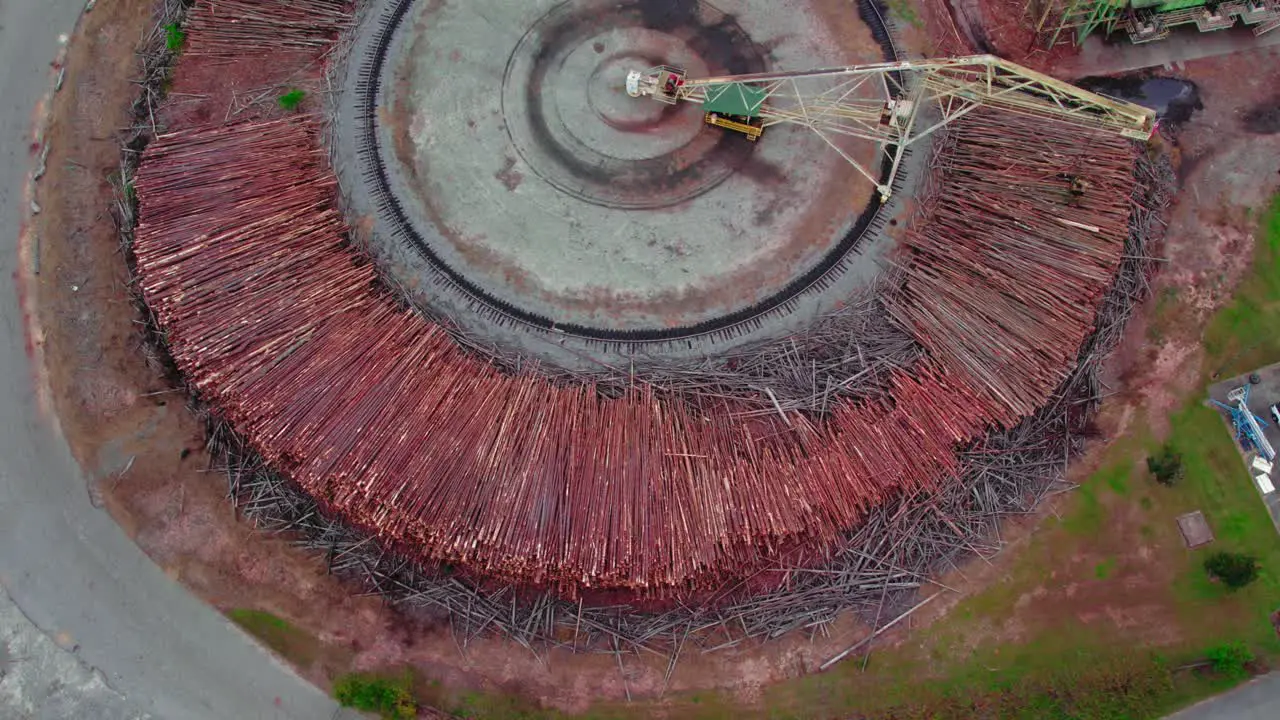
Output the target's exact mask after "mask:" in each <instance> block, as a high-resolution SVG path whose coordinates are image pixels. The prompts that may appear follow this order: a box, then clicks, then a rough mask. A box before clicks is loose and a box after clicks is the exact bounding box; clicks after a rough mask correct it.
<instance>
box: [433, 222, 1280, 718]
mask: <svg viewBox="0 0 1280 720" xmlns="http://www.w3.org/2000/svg"><path fill="white" fill-rule="evenodd" d="M1259 235H1260V236H1261V238H1262V239H1261V240H1260V241H1259V243H1258V244H1257V247H1256V251H1255V259H1254V264H1253V268H1252V271H1251V273H1250V275H1249V276H1248V277H1247V278H1246V279H1245V280H1244V282H1243V284H1242V285H1241V287H1240V289H1239V292H1238V295H1237V297H1236V298H1235V300H1234V301H1233V302H1232V304H1231V305H1230V306H1228V307H1226V308H1225V309H1223V310H1222V311H1221V312H1220V313H1218V315H1217V316H1216V317H1214V318H1213V319H1212V321H1211V322H1210V324H1209V326H1208V327H1207V328H1206V330H1205V332H1204V345H1205V351H1206V358H1205V362H1204V365H1203V367H1204V368H1205V370H1204V372H1203V374H1202V377H1201V378H1200V381H1199V382H1198V383H1197V384H1196V385H1195V387H1189V388H1186V389H1185V390H1186V392H1185V395H1184V396H1183V399H1182V402H1181V404H1180V405H1179V406H1178V408H1177V409H1176V410H1175V412H1174V413H1173V414H1172V416H1171V417H1170V418H1169V430H1168V437H1167V438H1161V439H1157V438H1156V437H1155V433H1154V432H1153V431H1152V429H1150V428H1148V427H1146V426H1145V425H1144V423H1143V421H1142V419H1141V418H1140V417H1135V418H1134V419H1133V420H1132V421H1131V422H1130V423H1129V425H1128V429H1127V430H1126V432H1125V434H1124V435H1122V436H1120V437H1118V438H1116V439H1115V440H1114V442H1112V443H1111V445H1110V446H1109V447H1108V449H1107V450H1106V452H1105V453H1104V457H1103V458H1102V460H1101V462H1100V464H1099V469H1098V471H1097V472H1095V473H1094V474H1093V475H1092V476H1091V477H1089V478H1088V479H1086V480H1085V481H1084V482H1083V483H1082V487H1081V488H1080V490H1079V491H1078V492H1077V493H1075V494H1074V496H1072V497H1071V498H1069V500H1068V501H1067V505H1066V508H1065V509H1064V510H1063V511H1062V512H1061V515H1060V517H1056V518H1054V517H1051V518H1048V519H1046V520H1044V521H1042V522H1041V523H1040V525H1039V526H1038V527H1037V529H1036V531H1035V534H1034V535H1033V536H1032V538H1031V539H1030V540H1029V541H1028V543H1027V544H1026V545H1025V546H1024V547H1022V548H1021V549H1019V550H1018V554H1017V556H1016V558H1013V559H1012V560H1011V561H1010V564H1009V565H1008V567H1007V568H1005V572H1004V574H1003V575H1002V577H1000V578H999V579H997V580H996V581H994V582H992V583H991V584H990V585H988V586H987V587H986V588H985V589H984V590H982V591H981V592H979V593H977V594H975V595H972V596H969V597H967V598H965V599H964V600H962V601H961V602H960V603H959V604H958V605H957V606H956V607H955V608H954V609H953V610H952V611H951V612H950V614H949V616H948V617H947V619H946V620H945V621H944V622H941V623H939V624H937V625H936V626H934V627H932V628H930V629H929V631H928V632H927V633H917V635H916V636H914V637H913V639H912V641H911V642H909V643H903V644H902V645H900V646H898V647H894V648H886V649H880V650H875V651H874V652H873V654H872V655H871V656H870V657H869V658H866V665H865V669H864V666H863V662H862V660H863V659H862V658H856V659H851V660H850V661H847V662H844V663H841V664H839V665H837V666H836V667H835V668H833V669H832V670H831V671H830V672H827V673H822V674H817V675H808V676H805V677H802V678H799V679H796V680H792V681H789V682H785V683H780V684H778V685H776V686H773V687H770V688H767V689H766V690H765V691H764V694H763V697H762V702H760V703H759V704H756V705H752V706H749V707H743V706H738V705H736V704H735V703H734V702H733V701H732V700H730V699H728V698H726V697H724V696H722V695H719V694H716V693H707V692H703V693H697V694H690V695H684V696H677V697H668V698H667V699H666V700H665V701H664V702H663V704H662V709H661V714H662V715H663V716H664V717H668V718H677V719H678V718H688V719H691V720H692V719H702V718H708V719H709V718H725V717H732V718H735V720H750V719H751V718H767V719H768V720H782V719H784V718H820V717H854V718H863V719H865V720H916V719H919V720H924V719H925V718H928V719H929V720H946V719H950V718H955V719H957V720H959V719H961V718H964V719H966V720H967V719H968V718H972V717H997V718H1011V719H1017V720H1023V719H1025V720H1032V719H1037V720H1038V719H1040V718H1044V719H1045V720H1048V719H1055V720H1059V719H1065V718H1072V719H1079V720H1120V719H1124V720H1144V719H1146V718H1158V717H1160V716H1162V715H1164V714H1166V713H1168V712H1170V711H1172V710H1174V709H1176V708H1178V707H1180V706H1183V705H1185V704H1187V703H1190V702H1192V701H1194V700H1197V699H1199V698H1203V697H1205V696H1207V695H1210V694H1213V693H1216V692H1220V691H1222V690H1225V689H1227V688H1230V687H1232V686H1233V685H1235V684H1236V683H1238V682H1240V681H1241V679H1242V678H1243V677H1244V676H1245V673H1244V672H1242V670H1241V668H1242V664H1241V662H1240V658H1242V657H1252V656H1256V657H1257V658H1258V659H1259V660H1261V661H1264V662H1268V661H1271V662H1274V661H1275V660H1277V659H1280V641H1278V640H1277V638H1276V634H1275V632H1274V631H1273V629H1272V628H1271V626H1270V623H1269V614H1270V613H1271V611H1272V610H1274V609H1276V608H1277V607H1280V541H1278V540H1277V536H1276V532H1275V529H1274V528H1273V527H1272V525H1271V522H1270V518H1269V516H1268V515H1267V513H1266V510H1265V508H1264V507H1263V505H1262V503H1261V502H1260V500H1259V499H1258V496H1257V493H1256V491H1255V490H1254V488H1253V486H1252V484H1251V482H1250V480H1249V477H1248V475H1247V473H1246V472H1245V469H1244V467H1243V465H1242V463H1241V460H1240V456H1239V454H1238V452H1237V451H1236V448H1235V445H1234V441H1233V440H1232V438H1231V435H1230V434H1229V433H1228V431H1227V428H1226V425H1225V424H1224V422H1223V421H1222V418H1221V417H1220V416H1219V415H1218V413H1217V412H1216V411H1215V410H1213V409H1211V408H1208V407H1205V405H1204V403H1203V400H1204V398H1205V390H1206V388H1207V386H1208V384H1209V382H1210V374H1211V373H1212V372H1213V371H1215V370H1217V371H1220V372H1222V374H1223V375H1224V376H1225V375H1230V374H1237V373H1241V372H1245V371H1247V370H1249V369H1251V368H1254V367H1258V366H1261V365H1264V364H1267V363H1269V362H1275V361H1280V335H1277V334H1274V333H1273V332H1272V330H1273V329H1275V328H1280V197H1277V198H1276V199H1275V201H1274V202H1273V204H1272V206H1271V208H1270V209H1269V211H1268V213H1267V214H1266V215H1265V217H1264V219H1263V232H1261V233H1259ZM1185 312H1186V308H1185V307H1184V306H1183V304H1182V302H1181V301H1180V300H1179V298H1178V297H1177V295H1176V294H1175V293H1166V294H1164V295H1162V296H1160V297H1159V298H1158V299H1157V301H1156V306H1155V313H1156V315H1157V317H1156V318H1155V322H1154V323H1153V325H1152V327H1153V328H1157V330H1156V331H1157V332H1159V333H1161V335H1162V336H1163V334H1164V333H1166V332H1173V331H1175V330H1177V329H1178V326H1179V324H1181V321H1178V322H1176V323H1171V322H1167V319H1165V320H1162V318H1164V316H1165V315H1169V316H1172V317H1183V316H1184V315H1185ZM1183 328H1185V325H1183ZM1184 332H1185V330H1184ZM1258 338H1262V340H1261V341H1259V340H1258ZM1153 339H1156V340H1157V341H1158V340H1159V339H1163V338H1153ZM1165 445H1167V446H1168V447H1169V448H1170V449H1171V450H1172V451H1173V452H1175V453H1178V454H1180V455H1181V457H1182V464H1183V475H1182V477H1181V478H1180V479H1178V480H1177V481H1176V482H1175V483H1174V484H1173V485H1172V486H1166V485H1162V484H1160V483H1158V482H1156V480H1155V479H1154V477H1153V476H1152V475H1151V473H1150V472H1149V471H1148V468H1147V465H1146V459H1147V457H1148V456H1149V455H1151V454H1154V453H1157V452H1160V451H1161V449H1162V448H1163V447H1164V446H1165ZM1190 510H1201V511H1202V512H1204V514H1205V516H1206V518H1207V519H1208V521H1209V524H1210V526H1211V527H1212V529H1213V531H1214V533H1215V535H1216V540H1215V542H1214V543H1213V544H1211V545H1210V546H1208V547H1207V548H1203V549H1200V550H1196V551H1188V550H1187V549H1186V548H1185V547H1184V546H1183V543H1182V540H1181V538H1180V536H1179V534H1178V530H1177V527H1176V524H1175V522H1174V518H1176V516H1177V515H1180V514H1182V513H1184V512H1188V511H1190ZM1223 550H1226V551H1243V552H1248V553H1249V554H1252V555H1255V556H1256V557H1257V558H1258V560H1259V564H1260V566H1261V572H1260V575H1259V578H1258V580H1257V581H1256V582H1254V583H1253V584H1252V585H1250V586H1248V587H1246V588H1243V589H1241V590H1239V591H1234V592H1232V591H1229V590H1228V589H1226V588H1225V587H1224V586H1223V585H1221V584H1220V583H1215V582H1211V581H1210V580H1209V578H1208V576H1207V575H1206V573H1205V571H1204V568H1203V563H1204V559H1205V557H1206V556H1207V555H1208V554H1209V553H1211V552H1217V551H1223ZM1134 583H1145V585H1143V587H1144V588H1145V589H1144V590H1142V591H1141V594H1139V595H1137V596H1133V595H1128V596H1126V595H1125V593H1126V592H1130V593H1131V592H1132V591H1131V590H1129V589H1128V588H1130V587H1131V586H1132V585H1133V584H1134ZM1071 593H1079V594H1078V595H1075V596H1071ZM1068 596H1071V598H1072V599H1068ZM1113 599H1114V601H1115V603H1116V604H1117V607H1115V608H1105V609H1108V610H1117V611H1121V612H1123V611H1126V610H1128V611H1131V612H1132V613H1133V614H1134V615H1136V616H1138V621H1139V624H1141V623H1142V622H1146V623H1147V624H1148V625H1150V624H1152V621H1151V616H1158V621H1157V622H1155V623H1154V624H1155V625H1156V629H1157V630H1164V631H1166V632H1165V635H1164V636H1162V637H1161V639H1160V640H1159V641H1156V642H1150V643H1148V642H1143V641H1141V640H1136V641H1135V640H1134V639H1132V638H1130V637H1126V635H1125V634H1124V632H1125V630H1124V629H1123V628H1118V627H1117V625H1116V622H1115V621H1113V620H1111V619H1107V618H1106V617H1103V618H1102V619H1100V620H1099V619H1097V618H1094V619H1093V620H1085V619H1082V617H1081V613H1083V612H1085V611H1091V610H1092V611H1098V612H1099V613H1101V612H1102V610H1103V609H1104V608H1103V607H1102V606H1104V605H1110V604H1112V600H1113ZM1041 605H1043V606H1046V607H1047V608H1048V609H1047V610H1046V611H1044V612H1040V613H1037V612H1035V610H1036V608H1037V607H1039V606H1041ZM1028 608H1030V610H1029V609H1028ZM1015 620H1016V624H1017V626H1018V631H1017V632H1012V631H1011V630H1010V624H1011V622H1014V621H1015ZM440 704H441V705H442V706H444V707H450V706H452V709H453V710H455V711H456V712H457V713H458V714H459V715H461V716H463V717H470V718H506V719H514V718H520V719H525V720H531V719H533V718H560V717H563V716H562V715H561V714H559V713H555V712H548V711H539V710H536V709H533V708H530V707H528V706H527V705H525V704H522V703H519V702H515V701H510V700H508V699H505V698H503V697H501V696H498V695H489V694H474V695H471V694H468V695H463V696H461V697H453V698H451V699H450V701H449V702H445V703H440ZM653 714H654V710H653V708H651V707H647V706H645V705H643V704H636V705H621V704H601V705H599V706H597V707H595V708H593V709H592V710H591V711H590V712H588V713H586V714H585V715H583V716H581V717H584V718H592V719H594V720H605V719H606V718H608V719H613V718H619V719H621V718H642V717H650V716H652V715H653Z"/></svg>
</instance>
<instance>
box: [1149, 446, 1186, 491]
mask: <svg viewBox="0 0 1280 720" xmlns="http://www.w3.org/2000/svg"><path fill="white" fill-rule="evenodd" d="M1147 469H1148V470H1150V471H1151V474H1152V475H1154V476H1155V478H1156V482H1158V483H1160V484H1161V485H1173V484H1174V483H1176V482H1178V481H1179V480H1181V479H1182V474H1183V468H1182V454H1181V453H1179V452H1176V451H1175V450H1174V449H1173V448H1172V447H1169V446H1168V445H1165V446H1164V447H1162V448H1160V452H1159V454H1157V455H1152V456H1149V457H1148V458H1147Z"/></svg>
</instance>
